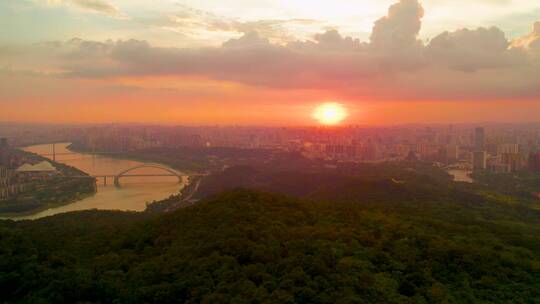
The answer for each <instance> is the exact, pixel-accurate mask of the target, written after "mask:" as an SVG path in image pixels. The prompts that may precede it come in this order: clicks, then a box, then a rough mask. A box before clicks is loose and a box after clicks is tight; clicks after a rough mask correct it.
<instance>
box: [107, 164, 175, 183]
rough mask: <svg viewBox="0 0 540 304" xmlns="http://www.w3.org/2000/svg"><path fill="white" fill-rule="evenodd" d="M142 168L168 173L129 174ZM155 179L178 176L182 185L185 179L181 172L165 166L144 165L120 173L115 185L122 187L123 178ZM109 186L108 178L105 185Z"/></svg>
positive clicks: (115, 179) (115, 178) (116, 177)
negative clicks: (154, 177)
mask: <svg viewBox="0 0 540 304" xmlns="http://www.w3.org/2000/svg"><path fill="white" fill-rule="evenodd" d="M142 168H154V169H160V170H162V171H165V172H167V173H165V174H129V175H128V173H129V172H131V171H135V170H138V169H142ZM137 176H139V177H153V176H176V177H177V178H178V183H182V178H183V175H182V174H181V173H180V172H177V171H175V170H173V169H171V168H167V167H165V166H162V165H160V164H142V165H139V166H135V167H132V168H129V169H127V170H124V171H122V172H120V173H118V174H117V175H116V176H115V177H114V185H115V186H117V187H119V186H120V179H121V178H122V177H137ZM106 184H107V178H105V185H106Z"/></svg>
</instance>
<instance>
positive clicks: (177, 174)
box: [41, 143, 206, 187]
mask: <svg viewBox="0 0 540 304" xmlns="http://www.w3.org/2000/svg"><path fill="white" fill-rule="evenodd" d="M116 153H117V152H95V149H94V152H91V153H90V154H92V155H100V154H116ZM72 154H79V153H77V152H60V153H57V152H56V144H54V143H53V144H52V153H50V154H41V155H42V156H52V158H53V161H56V156H57V155H72ZM143 168H154V169H159V170H161V171H164V173H161V174H129V173H130V172H132V171H135V170H138V169H143ZM204 175H206V174H201V173H190V174H184V173H181V172H178V171H176V170H173V169H171V168H169V167H166V166H164V165H161V164H155V163H147V164H141V165H138V166H134V167H132V168H129V169H127V170H124V171H122V172H120V173H118V174H96V175H90V176H88V175H82V176H66V177H69V178H88V177H93V178H95V179H98V178H102V179H103V185H104V186H107V179H113V180H114V185H115V186H117V187H120V186H121V185H120V179H121V178H124V177H161V176H173V177H177V178H178V183H182V181H183V177H184V176H204Z"/></svg>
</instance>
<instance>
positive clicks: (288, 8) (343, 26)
mask: <svg viewBox="0 0 540 304" xmlns="http://www.w3.org/2000/svg"><path fill="white" fill-rule="evenodd" d="M324 103H339V104H341V105H343V106H344V107H345V108H346V109H347V111H348V112H349V113H348V115H347V116H346V117H347V118H346V121H345V122H344V123H346V124H362V125H364V124H366V125H385V124H403V123H460V122H467V123H469V122H497V121H500V122H538V121H540V115H539V114H538V113H540V2H538V1H537V0H424V1H418V0H377V1H373V0H372V1H368V0H334V1H323V0H311V1H285V0H229V1H217V0H212V1H210V0H185V1H174V0H154V1H146V0H4V1H0V121H23V122H54V123H64V122H65V123H77V122H80V123H109V122H142V123H166V124H185V125H215V124H223V125H229V124H234V125H309V124H314V123H316V122H314V120H313V115H312V114H313V112H314V111H315V109H316V108H317V106H318V105H320V104H324Z"/></svg>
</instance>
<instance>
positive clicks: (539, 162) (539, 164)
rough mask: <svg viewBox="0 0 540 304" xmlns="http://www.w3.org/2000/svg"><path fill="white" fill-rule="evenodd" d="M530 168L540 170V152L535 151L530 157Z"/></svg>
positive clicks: (535, 170)
mask: <svg viewBox="0 0 540 304" xmlns="http://www.w3.org/2000/svg"><path fill="white" fill-rule="evenodd" d="M529 169H530V170H531V171H534V172H540V152H533V153H531V155H530V157H529Z"/></svg>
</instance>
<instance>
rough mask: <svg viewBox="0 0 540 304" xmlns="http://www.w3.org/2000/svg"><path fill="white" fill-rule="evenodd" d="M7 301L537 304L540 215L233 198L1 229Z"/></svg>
mask: <svg viewBox="0 0 540 304" xmlns="http://www.w3.org/2000/svg"><path fill="white" fill-rule="evenodd" d="M0 289H1V290H0V302H3V303H77V302H79V303H538V302H540V215H539V213H538V212H536V211H533V210H531V209H527V208H525V207H515V206H511V205H508V204H498V203H490V202H480V203H473V202H467V201H463V200H461V201H458V200H452V199H451V198H448V200H447V201H446V202H445V201H443V200H439V201H437V202H431V201H425V202H423V203H422V204H403V203H393V202H388V203H385V202H377V203H371V204H370V203H343V202H341V203H335V202H331V201H327V202H324V201H319V202H312V201H304V200H298V199H292V198H287V197H284V196H280V195H274V194H268V193H264V192H256V191H249V190H233V191H229V192H226V193H222V194H219V195H217V196H214V197H212V198H209V199H207V200H205V201H203V202H201V203H199V204H197V205H195V206H192V207H188V208H184V209H181V210H178V211H175V212H173V213H170V214H165V215H151V214H141V213H122V212H98V211H86V212H81V213H76V214H64V215H59V216H55V217H51V218H46V219H42V220H38V221H34V222H19V223H13V222H1V223H0Z"/></svg>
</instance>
